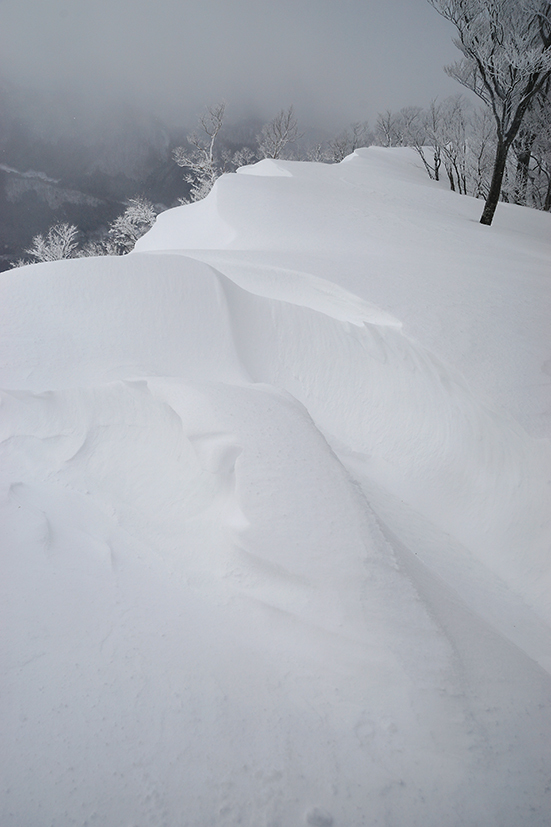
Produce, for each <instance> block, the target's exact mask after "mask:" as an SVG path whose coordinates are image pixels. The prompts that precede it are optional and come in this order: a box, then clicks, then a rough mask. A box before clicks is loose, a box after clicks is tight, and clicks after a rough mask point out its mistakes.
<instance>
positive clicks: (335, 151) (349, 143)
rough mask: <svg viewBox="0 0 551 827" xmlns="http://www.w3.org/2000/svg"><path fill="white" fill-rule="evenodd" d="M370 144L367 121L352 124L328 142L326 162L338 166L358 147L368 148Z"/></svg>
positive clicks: (370, 136)
mask: <svg viewBox="0 0 551 827" xmlns="http://www.w3.org/2000/svg"><path fill="white" fill-rule="evenodd" d="M371 143H372V135H371V133H370V131H369V124H368V123H367V121H362V122H356V123H353V124H351V125H350V127H349V128H348V129H343V131H342V132H339V134H338V135H336V136H335V137H334V138H333V140H332V141H329V146H328V149H327V157H328V160H330V161H332V162H333V163H334V164H338V163H340V161H342V160H343V159H344V158H346V156H347V155H351V154H352V153H353V152H354V151H355V150H356V149H358V148H359V147H361V146H369V145H370V144H371Z"/></svg>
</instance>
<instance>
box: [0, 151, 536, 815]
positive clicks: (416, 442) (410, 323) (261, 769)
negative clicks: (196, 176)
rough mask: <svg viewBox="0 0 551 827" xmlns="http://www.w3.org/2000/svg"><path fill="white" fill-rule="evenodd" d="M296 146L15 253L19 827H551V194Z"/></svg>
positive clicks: (10, 699) (6, 405) (11, 383)
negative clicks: (132, 242)
mask: <svg viewBox="0 0 551 827" xmlns="http://www.w3.org/2000/svg"><path fill="white" fill-rule="evenodd" d="M480 209H481V203H480V202H479V201H475V200H473V199H470V198H466V197H460V196H457V195H455V194H453V193H450V192H449V191H447V190H446V188H445V187H444V186H443V185H442V184H439V183H436V182H431V181H429V180H428V178H427V177H426V175H425V173H424V171H423V170H422V169H421V163H420V160H419V159H418V158H417V156H416V155H415V153H414V152H413V151H412V150H407V149H398V150H396V149H393V150H385V149H380V148H370V149H369V150H358V151H357V152H355V153H354V154H353V155H352V156H350V157H349V158H347V159H345V161H343V162H342V163H341V164H338V165H334V166H329V165H322V164H314V163H308V164H307V163H298V162H288V161H268V160H266V161H262V162H260V163H259V164H256V165H254V166H252V167H246V168H244V169H242V170H240V171H239V173H238V174H237V175H235V174H234V175H226V176H223V177H222V178H221V179H219V181H218V182H217V184H216V185H215V188H214V190H213V191H212V192H211V194H210V195H209V196H208V197H207V198H206V199H205V200H204V201H201V202H198V203H196V204H192V205H189V206H185V207H179V208H176V209H174V210H169V211H167V212H165V213H162V214H161V215H160V216H159V218H158V219H157V222H156V224H155V226H154V227H153V229H152V230H151V231H150V232H149V233H148V234H147V235H146V236H144V237H143V238H142V239H140V241H139V242H138V244H137V245H136V250H135V251H134V252H133V253H132V254H130V255H129V256H125V257H120V258H116V257H112V258H97V259H78V260H71V261H61V262H53V263H49V264H41V265H31V266H29V267H26V268H20V269H18V270H16V271H11V272H8V273H3V274H1V288H0V289H1V292H2V305H1V307H2V309H1V311H0V312H1V314H2V325H1V333H0V342H1V344H0V387H2V388H3V389H4V390H3V391H2V409H1V410H2V416H1V418H0V427H1V442H0V450H1V460H0V508H1V518H0V519H1V525H2V536H3V541H2V552H3V553H2V560H3V572H2V578H1V581H0V582H1V584H2V598H1V601H0V605H1V606H2V610H1V611H2V620H1V623H2V629H3V630H4V631H3V633H2V636H1V641H2V657H1V663H2V664H3V669H2V685H3V693H2V695H3V701H2V704H1V706H0V708H1V715H2V722H1V731H2V741H3V745H4V748H3V750H2V759H1V760H2V779H3V781H2V787H3V789H2V804H1V807H2V809H1V819H0V823H1V824H2V825H3V827H4V825H5V827H16V825H17V827H19V826H20V825H22V824H25V825H26V824H29V825H30V824H41V825H42V824H43V825H52V827H53V825H55V826H56V827H66V825H67V827H68V825H78V827H84V825H105V827H119V825H140V827H146V826H147V827H149V825H151V826H153V825H154V826H155V827H158V826H159V827H160V825H167V827H172V825H185V826H186V827H187V825H189V827H203V826H204V827H207V825H208V827H211V825H216V827H218V825H220V826H221V827H226V825H227V827H230V825H231V826H232V827H233V825H237V824H243V825H249V826H250V827H296V826H297V825H300V824H304V825H314V827H331V825H334V827H360V825H366V827H367V825H369V827H372V826H373V825H385V827H387V825H388V826H392V827H394V825H395V827H417V825H419V826H420V825H423V827H440V825H442V824H450V825H458V827H459V825H476V824H480V825H484V827H509V825H510V827H518V825H519V824H522V825H528V826H529V827H536V825H537V826H538V827H540V825H541V827H543V825H547V824H548V821H549V812H550V809H551V629H550V624H551V601H550V594H551V556H550V547H551V445H550V442H549V436H551V394H550V387H551V383H550V381H549V375H550V373H551V370H550V368H549V364H550V363H551V352H550V351H551V341H550V338H549V332H548V319H549V312H550V310H551V307H550V305H551V290H550V286H549V277H550V274H551V266H550V265H551V241H550V233H549V229H550V224H549V222H550V217H549V215H546V214H542V213H537V212H535V211H531V210H528V209H524V208H520V207H514V206H511V205H500V207H499V209H498V214H497V218H496V221H495V224H494V226H493V227H492V228H487V227H482V226H481V225H479V224H478V223H477V219H478V214H479V211H480Z"/></svg>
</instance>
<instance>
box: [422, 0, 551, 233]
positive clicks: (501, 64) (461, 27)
mask: <svg viewBox="0 0 551 827" xmlns="http://www.w3.org/2000/svg"><path fill="white" fill-rule="evenodd" d="M428 2H429V3H430V4H431V5H432V6H433V7H434V8H435V9H436V11H438V12H439V14H441V15H442V16H443V17H444V18H446V20H449V21H450V22H451V23H453V24H454V26H455V27H456V29H457V32H458V37H457V38H456V40H455V41H454V42H455V45H456V46H457V47H458V48H459V49H460V51H461V52H462V53H463V58H462V60H460V61H458V62H457V63H455V64H453V65H452V66H448V67H447V68H446V71H447V72H448V74H449V75H450V76H451V77H453V78H455V79H456V80H457V81H459V83H461V84H462V85H463V86H465V87H466V88H468V89H470V90H471V91H472V92H474V93H475V94H476V95H478V97H479V98H481V99H482V100H483V101H484V103H486V104H487V105H488V106H489V107H490V110H491V112H492V114H493V117H494V121H495V126H496V148H495V157H494V165H493V172H492V180H491V182H490V188H489V191H488V195H487V197H486V203H485V205H484V210H483V212H482V217H481V219H480V222H481V223H482V224H488V225H489V224H491V223H492V220H493V217H494V213H495V210H496V207H497V204H498V201H499V197H500V194H501V189H502V184H503V177H504V174H505V170H506V164H507V157H508V154H509V150H510V148H511V146H512V144H513V141H514V140H515V138H516V137H517V135H518V132H519V130H520V127H521V125H522V122H523V119H524V117H525V115H526V113H527V111H528V109H529V107H530V104H531V103H532V101H533V99H534V98H535V97H536V96H537V95H538V94H539V93H540V92H541V91H542V90H543V88H544V87H545V85H546V83H547V81H548V79H549V77H550V76H551V3H550V2H547V0H428Z"/></svg>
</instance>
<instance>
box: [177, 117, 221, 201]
mask: <svg viewBox="0 0 551 827" xmlns="http://www.w3.org/2000/svg"><path fill="white" fill-rule="evenodd" d="M225 111H226V104H225V103H218V104H216V106H209V107H208V109H207V112H206V114H205V115H202V116H201V117H200V119H199V123H200V126H201V130H202V133H204V134H197V133H196V132H194V133H193V134H191V135H190V136H189V137H188V139H187V140H188V143H189V144H190V145H191V149H186V148H185V147H183V146H179V147H177V148H176V149H175V150H174V152H173V158H174V160H175V161H176V163H177V164H178V166H179V167H185V168H187V170H188V172H187V173H186V174H185V175H184V178H185V180H186V181H187V183H188V184H191V190H190V197H189V201H200V200H201V199H202V198H204V197H205V196H206V195H208V194H209V192H210V191H211V189H212V187H213V185H214V182H215V181H216V179H217V178H218V177H219V176H220V173H221V169H220V165H219V163H218V161H217V157H216V148H217V147H216V139H217V137H218V133H219V132H220V130H221V129H222V124H223V121H224V113H225ZM184 203H185V200H184Z"/></svg>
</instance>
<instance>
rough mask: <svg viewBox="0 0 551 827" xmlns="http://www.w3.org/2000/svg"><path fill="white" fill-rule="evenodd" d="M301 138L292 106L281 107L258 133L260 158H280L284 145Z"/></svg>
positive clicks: (286, 145)
mask: <svg viewBox="0 0 551 827" xmlns="http://www.w3.org/2000/svg"><path fill="white" fill-rule="evenodd" d="M300 138H302V135H301V134H300V133H299V131H298V121H297V119H296V117H295V112H294V109H293V107H292V106H290V107H289V108H288V109H282V110H281V112H279V113H278V114H277V115H276V116H275V118H273V119H272V120H271V121H269V123H267V124H265V125H264V126H263V127H262V131H261V133H260V135H258V137H257V140H258V152H259V154H260V157H261V158H282V157H283V154H284V151H285V149H286V147H288V146H289V144H294V143H295V142H296V141H298V140H299V139H300Z"/></svg>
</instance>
